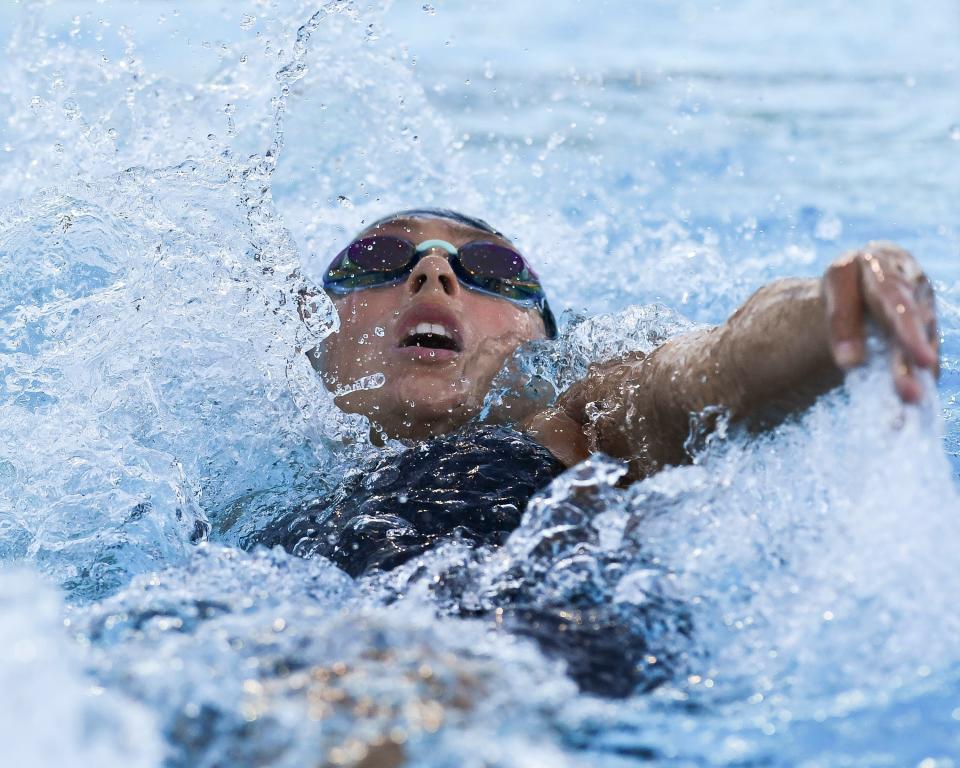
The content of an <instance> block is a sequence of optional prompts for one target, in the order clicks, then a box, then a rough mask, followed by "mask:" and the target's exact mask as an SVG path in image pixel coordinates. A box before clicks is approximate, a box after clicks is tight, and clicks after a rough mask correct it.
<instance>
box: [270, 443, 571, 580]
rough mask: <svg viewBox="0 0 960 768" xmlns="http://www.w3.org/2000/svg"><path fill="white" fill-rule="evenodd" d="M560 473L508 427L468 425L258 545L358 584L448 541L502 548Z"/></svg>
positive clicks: (354, 482) (386, 458) (398, 456)
mask: <svg viewBox="0 0 960 768" xmlns="http://www.w3.org/2000/svg"><path fill="white" fill-rule="evenodd" d="M563 469H564V467H563V465H562V464H561V463H560V462H559V461H557V459H556V458H554V456H553V455H552V454H551V453H550V452H549V451H548V450H547V449H546V448H544V447H543V446H541V445H539V444H538V443H536V442H534V441H533V440H531V439H530V438H529V437H527V436H525V435H523V434H521V433H519V432H517V431H515V430H513V429H511V428H509V427H494V426H471V427H468V428H466V429H463V430H461V431H459V432H456V433H453V434H449V435H443V436H440V437H435V438H432V439H430V440H426V441H424V442H422V443H419V444H418V445H416V446H415V447H413V448H410V449H409V450H405V451H401V452H390V453H385V454H384V455H383V456H381V457H379V458H378V459H377V460H376V461H375V462H373V463H372V464H371V465H368V466H367V467H365V468H364V469H363V470H361V471H360V472H358V473H357V474H356V475H354V476H352V477H351V478H349V479H348V480H347V484H346V486H345V487H344V488H342V489H341V490H340V493H338V494H337V499H335V500H332V501H327V500H324V501H320V502H317V503H314V504H312V505H310V506H307V507H303V508H298V509H296V510H293V511H291V512H290V513H288V514H286V515H284V516H283V517H281V518H280V519H278V520H277V521H276V522H275V523H274V524H273V525H272V526H271V527H270V528H268V529H267V530H266V531H264V532H263V534H262V536H261V538H260V539H259V541H258V543H263V544H266V545H268V546H274V545H277V544H279V545H281V546H282V547H283V548H284V549H286V550H287V551H288V552H291V553H293V554H297V555H300V556H304V557H307V556H316V555H320V556H322V557H326V558H328V559H330V560H332V561H333V562H334V563H336V564H337V565H338V566H340V567H341V568H342V569H343V570H345V571H346V572H347V573H349V574H350V575H351V576H360V575H362V574H365V573H369V572H371V571H374V570H381V571H383V570H390V569H391V568H395V567H397V566H398V565H401V564H403V563H404V562H406V561H408V560H409V559H411V558H412V557H415V556H417V555H419V554H421V553H422V552H424V551H425V550H427V549H429V548H431V547H433V546H435V545H436V544H438V543H440V542H442V541H445V540H450V539H458V540H464V541H468V542H471V543H474V544H478V545H479V544H486V545H499V544H502V543H503V541H504V540H505V539H506V537H507V536H508V535H509V534H510V532H511V531H513V530H514V529H515V528H516V527H517V526H518V525H519V524H520V518H521V516H522V515H523V511H524V509H525V508H526V505H527V502H528V501H529V500H530V498H531V497H532V496H533V495H534V494H535V493H536V492H537V491H538V490H539V489H541V488H543V487H544V486H546V485H547V484H548V483H549V482H550V481H551V480H552V479H553V478H554V477H556V476H557V475H558V474H560V473H561V472H562V471H563Z"/></svg>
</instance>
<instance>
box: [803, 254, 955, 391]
mask: <svg viewBox="0 0 960 768" xmlns="http://www.w3.org/2000/svg"><path fill="white" fill-rule="evenodd" d="M822 286H823V295H824V298H825V299H826V305H827V323H828V332H829V340H830V353H831V355H832V356H833V360H834V362H835V363H836V364H837V366H838V367H840V368H841V369H844V370H846V369H848V368H852V367H853V366H856V365H860V364H861V363H862V362H863V361H864V357H865V355H866V329H865V322H864V321H865V319H866V316H867V315H868V314H869V316H870V318H871V319H872V320H873V321H874V322H876V323H877V324H878V325H879V326H880V328H881V330H883V331H884V332H885V333H886V334H887V336H888V337H889V340H890V345H891V348H892V355H891V364H892V368H893V381H894V386H895V387H896V390H897V394H898V395H900V398H901V399H902V400H903V401H904V402H907V403H915V402H917V401H919V400H920V398H921V395H922V394H923V390H922V388H921V386H920V381H919V379H918V377H917V371H918V370H919V369H923V368H926V369H928V370H930V371H932V372H933V374H934V375H935V376H937V375H939V372H940V363H939V360H940V356H939V335H938V332H937V313H936V308H935V305H934V298H933V287H932V286H931V285H930V281H929V280H928V279H927V277H926V275H924V274H923V271H922V270H921V269H920V265H919V264H918V263H917V261H916V259H914V258H913V256H911V255H910V254H909V253H907V251H905V250H903V248H900V247H898V246H896V245H893V244H892V243H882V242H871V243H867V245H866V246H865V247H864V248H863V249H862V250H859V251H851V252H849V253H847V254H845V255H844V256H842V257H841V258H840V259H838V260H837V261H835V262H834V263H833V264H831V265H830V267H829V268H828V269H827V272H826V274H825V275H824V276H823V282H822Z"/></svg>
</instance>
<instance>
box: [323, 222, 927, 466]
mask: <svg viewBox="0 0 960 768" xmlns="http://www.w3.org/2000/svg"><path fill="white" fill-rule="evenodd" d="M324 288H325V290H326V291H327V293H328V295H329V296H330V298H331V299H332V300H333V303H334V305H335V307H336V309H337V312H338V313H339V316H340V321H341V326H340V329H339V331H338V332H337V333H334V334H332V335H331V336H330V337H328V338H327V339H326V340H325V341H324V343H323V345H322V348H321V349H320V350H319V351H318V353H317V354H315V356H314V361H315V365H316V366H317V367H318V369H319V370H320V372H321V375H322V376H323V379H324V381H325V382H326V384H327V386H328V387H329V388H330V389H331V390H333V391H337V390H341V391H342V390H344V389H348V388H349V385H350V384H351V383H352V382H355V381H357V380H359V379H360V378H362V377H365V376H370V375H372V374H375V373H384V374H386V380H385V382H384V385H383V386H382V387H380V388H378V389H364V390H357V391H352V392H348V393H347V394H343V395H341V396H339V397H337V398H336V402H337V405H338V406H339V407H340V408H342V409H343V410H345V411H348V412H352V413H360V414H363V415H364V416H366V417H368V418H369V419H370V421H371V423H374V424H376V425H378V427H379V428H380V429H381V430H382V432H383V433H385V434H386V435H387V436H389V437H392V438H398V439H401V440H408V441H410V440H412V441H417V440H424V439H427V438H430V437H435V436H438V435H443V434H448V433H451V432H453V431H455V430H457V429H459V428H460V427H462V426H463V425H464V424H466V423H468V422H469V421H470V420H471V419H472V418H474V417H475V416H476V415H477V413H478V412H479V411H480V408H481V406H482V404H483V401H484V398H485V396H486V394H487V392H488V391H489V388H490V385H491V383H492V381H493V378H494V376H495V375H496V374H497V373H498V372H499V371H500V370H501V368H502V367H503V365H504V363H505V362H506V360H507V359H508V358H509V357H510V355H512V354H513V353H514V352H515V351H516V349H517V348H518V347H519V346H520V345H521V344H523V343H524V342H528V341H532V340H535V339H542V338H549V337H552V336H554V335H555V334H556V323H555V320H554V317H553V314H552V312H551V310H550V307H549V305H548V303H547V300H546V297H545V295H544V292H543V288H542V287H541V285H540V282H539V280H538V278H537V275H536V273H535V271H534V269H533V267H532V266H531V265H530V263H529V262H528V261H527V260H526V258H525V257H524V256H523V255H522V254H521V253H520V252H519V251H518V250H517V248H516V246H514V244H513V243H511V242H510V241H509V240H508V239H507V238H506V237H504V236H503V235H502V234H501V233H499V232H497V231H496V230H495V229H493V228H492V227H491V226H490V225H488V224H487V223H486V222H483V221H481V220H479V219H474V218H471V217H467V216H463V215H461V214H459V213H455V212H453V211H445V210H433V209H426V210H412V211H404V212H400V213H396V214H393V215H391V216H388V217H386V218H384V219H381V220H379V221H377V222H375V223H373V224H372V225H370V226H369V227H367V228H366V229H365V230H364V231H363V232H361V233H360V234H359V235H358V236H357V238H355V239H354V240H353V242H352V243H350V245H349V246H348V247H347V248H346V249H344V250H343V251H342V252H341V253H340V254H338V255H337V256H336V257H335V258H334V259H333V261H332V263H331V264H330V267H329V269H328V270H327V272H326V274H325V276H324ZM307 311H309V309H308V310H307ZM868 321H872V324H873V325H875V326H876V327H877V328H878V329H879V330H880V331H881V332H882V333H883V334H884V335H885V336H886V337H887V339H888V341H889V344H890V346H891V366H892V370H891V376H892V378H893V383H894V386H895V388H896V391H897V393H898V394H899V396H900V398H901V399H902V400H903V401H904V402H907V403H913V402H916V401H918V400H919V399H920V397H921V395H922V387H921V383H920V379H919V377H918V373H919V372H920V371H924V370H926V371H931V372H933V373H934V374H937V373H938V369H939V365H938V359H939V356H938V334H937V325H936V314H935V309H934V300H933V291H932V288H931V285H930V282H929V281H928V280H927V278H926V277H925V276H924V274H923V272H922V270H921V269H920V267H919V265H918V264H917V262H916V260H915V259H914V258H913V257H912V256H911V255H910V254H909V253H907V252H906V251H904V250H903V249H901V248H899V247H897V246H895V245H892V244H889V243H869V244H868V245H867V246H865V247H864V248H863V249H861V250H859V251H855V252H851V253H848V254H846V255H844V256H842V257H841V258H840V259H838V260H837V261H835V262H834V263H833V264H831V265H830V267H829V268H828V269H827V271H826V273H825V274H824V276H823V277H822V278H820V279H784V280H779V281H776V282H773V283H771V284H769V285H767V286H765V287H763V288H761V289H760V290H759V291H757V292H756V293H755V294H754V295H753V296H752V297H751V298H750V299H748V300H747V301H746V303H745V304H744V305H743V306H742V307H741V308H740V309H739V310H737V311H736V312H735V313H734V314H733V316H732V317H730V319H728V320H727V321H726V322H725V323H723V324H722V325H720V326H718V327H716V328H711V329H709V330H700V331H695V332H693V333H689V334H686V335H683V336H680V337H677V338H674V339H671V340H669V341H667V342H666V343H664V344H663V345H662V346H661V347H659V348H658V349H656V350H655V351H654V352H652V353H651V354H649V355H642V354H639V353H631V354H628V355H624V356H622V357H621V358H618V359H615V360H610V361H607V362H603V363H599V364H597V365H594V366H593V367H592V368H591V370H590V373H589V375H588V376H587V377H586V378H584V379H583V380H582V381H579V382H577V383H576V384H574V385H573V386H572V387H570V388H569V389H568V390H567V391H566V392H564V393H562V394H561V395H560V397H559V398H558V399H557V401H556V403H554V404H553V405H552V406H550V407H548V408H541V409H536V404H530V405H529V408H532V409H533V412H529V413H527V414H526V415H525V416H524V417H523V418H522V420H521V421H519V423H518V424H517V426H518V429H519V431H521V432H522V433H524V434H525V435H527V436H529V437H530V438H532V439H533V440H535V441H536V442H537V443H538V444H540V445H542V446H544V447H545V448H547V449H548V450H549V451H550V452H551V454H553V456H554V457H556V458H557V459H558V460H559V461H560V462H562V463H563V464H564V465H565V466H567V467H570V466H573V465H575V464H577V463H579V462H580V461H582V460H584V459H586V458H587V457H588V456H589V455H591V454H592V453H596V452H603V453H605V454H607V455H609V456H612V457H614V458H618V459H622V460H624V461H626V462H629V465H630V470H631V472H630V474H631V477H632V478H633V479H639V478H642V477H645V476H648V475H650V474H651V473H654V472H656V471H658V470H659V469H661V468H662V467H664V466H668V465H671V464H680V463H683V462H684V461H685V460H686V459H687V458H688V457H687V456H686V454H685V450H684V444H685V442H686V440H687V437H688V432H689V429H690V420H691V416H692V415H695V414H701V413H704V412H706V411H707V410H708V409H710V410H714V409H722V410H723V411H725V412H726V413H727V414H729V416H730V418H731V420H732V421H749V422H753V423H760V424H762V423H764V422H769V421H770V419H771V418H773V419H776V418H782V416H783V415H784V414H788V413H791V412H796V411H797V410H800V409H802V408H803V407H804V406H806V405H809V404H810V403H811V402H812V401H813V400H814V399H815V398H816V397H817V396H818V395H820V394H822V393H824V392H826V391H828V390H829V389H831V388H833V387H835V386H837V385H838V384H839V383H841V382H842V380H843V374H844V372H845V371H847V370H849V369H850V368H852V367H855V366H857V365H860V364H861V363H863V362H864V359H865V355H866V345H865V342H866V335H867V324H868ZM711 407H712V408H711Z"/></svg>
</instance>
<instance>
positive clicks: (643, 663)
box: [248, 425, 689, 696]
mask: <svg viewBox="0 0 960 768" xmlns="http://www.w3.org/2000/svg"><path fill="white" fill-rule="evenodd" d="M563 470H564V465H563V464H562V463H561V462H560V461H558V460H557V459H556V458H555V457H554V456H553V454H552V453H550V451H549V450H547V449H546V448H544V447H543V446H541V445H540V444H538V443H536V442H534V441H533V440H532V439H531V438H529V437H527V436H525V435H523V434H521V433H519V432H517V431H516V430H513V429H510V428H508V427H493V426H475V425H474V426H469V427H467V428H465V429H463V430H461V431H459V432H456V433H454V434H450V435H444V436H441V437H436V438H433V439H430V440H427V441H424V442H422V443H420V444H418V445H416V446H414V447H413V448H410V449H408V450H403V451H399V452H392V451H391V452H384V454H383V455H382V456H380V457H378V459H377V460H375V461H374V462H372V463H371V464H370V465H368V466H366V467H365V468H363V469H362V470H360V471H358V472H357V473H355V474H351V475H350V476H348V477H347V478H345V480H344V483H343V485H342V487H341V488H340V489H339V492H337V493H336V495H335V497H333V498H331V499H325V500H320V501H317V502H314V503H312V504H310V505H307V506H303V507H298V508H296V509H293V510H291V511H289V512H287V513H285V514H284V515H282V516H281V517H280V518H278V519H277V520H275V521H274V523H273V524H272V525H270V526H268V527H267V529H266V530H264V531H263V532H262V533H261V534H260V535H259V536H258V537H257V539H256V541H251V542H248V544H265V545H267V546H276V545H280V546H282V547H283V548H284V549H286V550H287V551H288V552H291V553H293V554H296V555H299V556H302V557H315V556H321V557H325V558H328V559H329V560H331V561H333V562H334V563H336V564H337V565H338V566H339V567H340V568H342V569H343V570H344V571H346V572H347V573H349V574H350V575H352V576H354V577H360V576H365V575H368V574H375V573H377V572H383V571H389V570H391V569H393V568H396V567H398V566H400V565H402V564H404V563H405V562H408V561H409V560H411V559H412V558H415V557H417V556H419V555H420V554H422V553H423V552H425V551H427V550H428V549H431V548H433V547H435V546H437V545H439V544H442V543H443V542H445V541H461V542H468V543H470V544H472V545H474V546H476V547H481V546H487V547H490V546H499V545H500V544H502V543H504V542H505V541H506V539H507V538H508V536H509V535H510V533H511V532H512V531H514V530H515V529H516V528H517V527H518V526H519V525H520V522H521V518H522V516H523V513H524V510H525V509H526V507H527V503H528V502H529V501H530V499H531V498H532V497H533V496H534V495H535V494H536V493H537V492H538V491H539V490H541V489H543V488H545V487H546V486H547V485H549V483H550V481H551V480H553V478H555V477H556V476H557V475H559V474H560V473H561V472H563ZM575 527H576V526H568V528H570V530H569V531H567V535H568V536H573V537H576V536H577V535H578V534H577V533H576V531H575V530H574V528H575ZM437 578H438V579H439V582H438V584H437V585H436V586H438V587H439V588H440V589H441V590H442V591H444V592H445V593H449V594H447V599H448V601H449V602H450V603H451V605H452V606H453V607H452V608H451V610H452V612H454V613H456V614H458V615H460V616H471V617H475V618H481V619H483V618H487V619H493V626H495V627H497V628H499V629H505V630H507V631H509V632H511V633H513V634H517V635H522V636H525V637H529V638H532V639H533V640H535V641H536V642H537V644H538V645H539V646H540V648H541V649H542V650H543V651H544V652H545V653H546V654H548V655H550V656H555V657H559V658H561V659H563V660H564V661H565V662H566V668H567V673H568V674H569V675H570V676H571V677H572V678H573V679H574V680H575V681H576V682H577V683H578V685H579V686H580V687H581V688H582V689H584V690H587V691H591V692H594V693H598V694H601V695H605V696H626V695H629V694H630V693H632V692H634V691H636V690H638V689H650V688H653V687H655V686H657V685H659V684H660V683H662V682H664V681H665V680H667V679H669V677H670V675H671V674H672V664H671V663H670V660H669V659H667V658H665V657H663V656H662V654H661V658H660V659H659V661H658V663H656V664H653V665H651V664H650V663H648V661H647V659H648V657H649V648H650V646H649V640H650V637H649V635H650V633H651V632H653V633H654V634H655V635H660V634H663V631H664V630H663V629H662V627H665V626H668V625H669V626H674V627H679V628H680V630H679V631H680V633H681V634H687V633H688V631H689V627H688V625H687V622H686V619H685V612H684V610H683V609H682V607H680V606H677V605H674V604H672V602H671V601H669V600H658V601H650V602H649V604H645V605H644V606H642V607H640V608H637V609H636V610H635V611H634V613H637V614H638V615H632V616H630V617H626V616H624V615H623V610H622V608H621V607H619V606H616V605H613V604H610V603H608V602H606V601H600V602H596V601H594V600H591V599H586V598H585V597H584V596H581V597H580V598H578V599H576V600H574V601H573V603H571V602H569V601H567V600H560V601H553V600H544V599H543V596H542V595H540V594H539V593H538V592H537V591H536V590H533V591H531V590H529V589H527V587H526V586H524V584H525V582H524V580H523V579H516V580H515V579H507V582H508V583H506V584H503V585H500V586H499V587H497V588H494V589H493V590H492V591H491V592H490V594H488V595H487V602H488V603H489V604H488V605H486V606H485V607H482V606H475V605H473V604H472V601H464V600H462V599H461V598H462V597H463V595H462V594H460V593H462V592H464V589H465V585H464V584H463V583H461V580H462V578H463V575H462V574H458V573H455V572H452V573H445V574H441V575H440V576H438V577H437ZM466 591H468V592H469V591H470V590H469V589H467V590H466Z"/></svg>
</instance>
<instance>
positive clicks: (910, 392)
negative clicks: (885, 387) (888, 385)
mask: <svg viewBox="0 0 960 768" xmlns="http://www.w3.org/2000/svg"><path fill="white" fill-rule="evenodd" d="M890 368H891V372H892V373H893V386H894V389H896V391H897V395H898V396H899V397H900V399H901V400H903V402H905V403H919V402H920V400H921V399H922V398H923V386H922V385H921V384H920V380H919V379H918V378H917V374H916V370H915V369H914V367H913V365H912V364H911V363H910V361H909V360H908V359H907V356H906V354H905V353H904V351H903V349H902V348H901V347H894V349H893V352H892V353H891V354H890Z"/></svg>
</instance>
